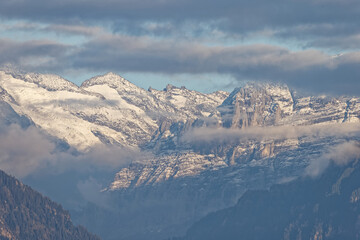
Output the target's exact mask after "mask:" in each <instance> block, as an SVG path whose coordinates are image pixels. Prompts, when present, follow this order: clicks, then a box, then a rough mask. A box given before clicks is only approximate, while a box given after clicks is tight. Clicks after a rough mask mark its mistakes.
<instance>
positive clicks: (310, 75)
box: [0, 0, 360, 95]
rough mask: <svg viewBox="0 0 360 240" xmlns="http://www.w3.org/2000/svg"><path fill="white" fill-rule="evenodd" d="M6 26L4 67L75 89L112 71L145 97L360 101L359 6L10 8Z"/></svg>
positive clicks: (293, 1) (329, 1)
mask: <svg viewBox="0 0 360 240" xmlns="http://www.w3.org/2000/svg"><path fill="white" fill-rule="evenodd" d="M0 18H1V21H0V65H6V66H8V65H11V66H13V67H16V68H19V69H21V70H24V71H35V72H48V73H56V74H60V75H61V76H63V77H65V78H67V79H68V80H71V81H74V82H75V83H77V84H80V83H81V82H82V81H84V80H85V79H87V78H88V77H91V76H93V75H97V74H102V73H105V72H108V71H113V72H115V73H118V74H120V75H122V76H125V77H126V78H128V79H129V80H130V81H132V82H134V83H135V84H138V85H140V86H141V87H144V88H147V87H148V86H152V87H155V88H162V87H164V86H165V85H166V83H168V82H169V83H173V84H175V85H178V86H180V85H185V86H187V87H189V88H191V89H196V90H200V91H207V92H209V91H213V90H216V89H224V90H231V89H232V88H233V87H235V86H239V85H241V84H243V83H244V82H245V81H249V80H250V81H274V82H285V83H287V84H288V85H289V86H290V87H292V88H295V89H300V90H305V91H309V92H312V93H316V94H320V93H321V94H322V93H328V94H337V95H339V94H348V95H360V94H359V92H360V49H359V48H360V24H359V23H360V1H358V0H273V1H269V0H221V1H220V0H181V1H180V0H152V1H149V0H142V1H139V0H116V1H115V0H103V1H98V0H62V1H56V0H31V1H29V0H7V1H0Z"/></svg>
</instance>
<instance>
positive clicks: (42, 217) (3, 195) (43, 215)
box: [0, 170, 99, 240]
mask: <svg viewBox="0 0 360 240" xmlns="http://www.w3.org/2000/svg"><path fill="white" fill-rule="evenodd" d="M0 239H4V240H5V239H11V240H20V239H21V240H27V239H29V240H30V239H48V240H53V239H59V240H60V239H64V240H70V239H73V240H81V239H83V240H99V238H98V237H96V236H95V235H92V234H90V233H89V232H87V231H86V229H85V228H83V227H81V226H80V227H76V226H74V225H73V224H72V222H71V220H70V215H69V213H68V212H66V211H65V210H64V209H63V208H62V207H61V206H60V205H59V204H56V203H54V202H52V201H51V200H50V199H48V198H46V197H44V196H42V195H41V194H40V193H37V192H35V191H34V190H32V189H31V188H30V187H28V186H26V185H23V184H22V183H21V182H20V181H18V180H16V179H15V178H13V177H11V176H9V175H7V174H6V173H4V172H3V171H1V170H0Z"/></svg>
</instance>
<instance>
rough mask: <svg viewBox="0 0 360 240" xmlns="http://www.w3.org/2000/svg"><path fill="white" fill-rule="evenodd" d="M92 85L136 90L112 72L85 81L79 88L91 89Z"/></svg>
mask: <svg viewBox="0 0 360 240" xmlns="http://www.w3.org/2000/svg"><path fill="white" fill-rule="evenodd" d="M94 85H108V86H109V87H111V88H124V87H125V88H128V87H131V88H138V87H137V86H136V85H134V84H132V83H131V82H129V81H128V80H126V79H125V78H123V77H121V76H120V75H118V74H115V73H112V72H108V73H106V74H104V75H100V76H96V77H93V78H90V79H89V80H86V81H85V82H83V83H82V84H81V88H86V87H91V86H94Z"/></svg>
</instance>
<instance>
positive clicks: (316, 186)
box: [181, 160, 360, 240]
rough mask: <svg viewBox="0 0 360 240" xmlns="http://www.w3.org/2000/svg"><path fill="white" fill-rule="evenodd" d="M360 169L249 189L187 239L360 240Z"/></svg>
mask: <svg viewBox="0 0 360 240" xmlns="http://www.w3.org/2000/svg"><path fill="white" fill-rule="evenodd" d="M359 180H360V167H359V162H358V160H357V161H356V162H355V163H353V164H351V165H350V166H348V167H336V166H332V167H331V169H329V170H328V171H327V172H326V173H325V174H324V175H322V176H321V177H320V178H317V179H310V178H306V179H299V180H297V181H294V182H292V183H288V184H283V185H276V186H273V187H272V188H271V189H270V190H269V191H264V190H263V191H248V192H247V193H245V194H244V195H243V196H242V197H241V198H240V200H239V201H238V203H237V204H236V205H235V206H234V207H231V208H228V209H224V210H221V211H218V212H215V213H212V214H209V215H208V216H206V217H205V218H203V219H201V220H200V221H199V222H197V223H196V224H195V225H194V226H193V227H191V228H190V229H189V231H188V233H187V235H186V237H185V238H181V239H184V240H185V239H186V240H190V239H196V240H202V239H207V240H210V239H229V240H231V239H249V240H251V239H284V240H289V239H312V240H315V239H344V240H345V239H349V240H350V239H354V240H355V239H360V225H359V217H360V202H359V200H360V181H359Z"/></svg>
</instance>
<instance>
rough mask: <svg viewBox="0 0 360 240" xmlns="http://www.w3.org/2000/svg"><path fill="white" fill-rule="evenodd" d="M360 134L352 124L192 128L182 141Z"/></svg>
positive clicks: (358, 128)
mask: <svg viewBox="0 0 360 240" xmlns="http://www.w3.org/2000/svg"><path fill="white" fill-rule="evenodd" d="M359 133H360V125H359V124H353V123H343V124H326V125H310V126H275V127H248V128H243V129H229V128H209V127H202V128H193V129H192V130H190V131H188V132H186V133H185V135H184V136H183V137H182V139H181V140H182V141H183V142H185V143H191V144H202V143H204V142H205V143H215V144H224V143H228V142H233V143H239V142H241V141H248V140H257V141H266V140H281V139H293V138H300V137H309V138H322V137H332V136H333V137H346V136H348V137H350V136H356V135H357V134H359Z"/></svg>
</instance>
